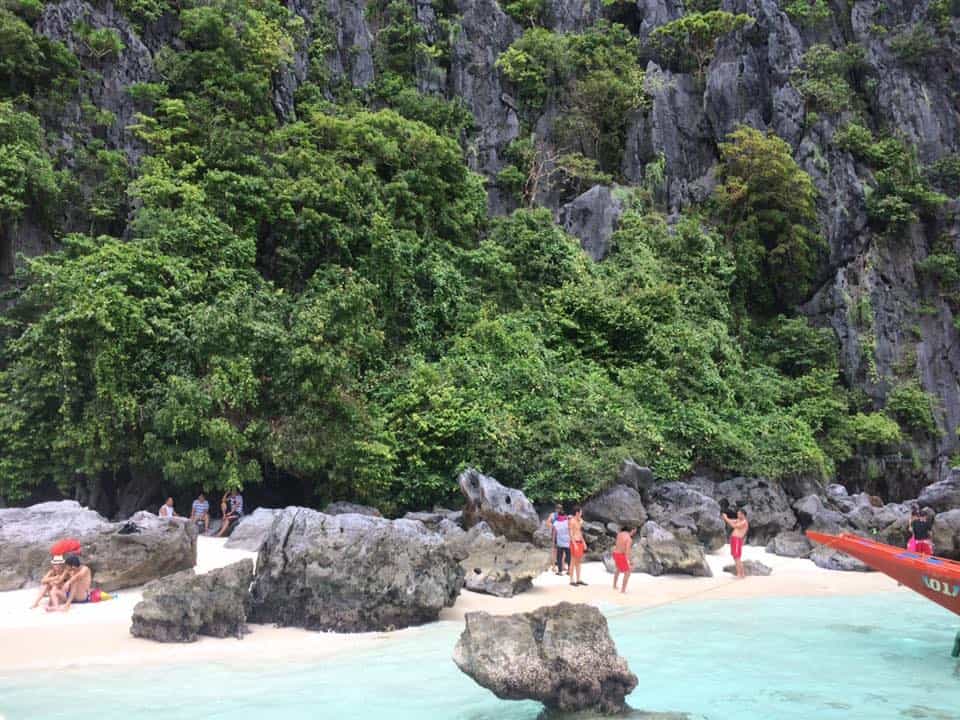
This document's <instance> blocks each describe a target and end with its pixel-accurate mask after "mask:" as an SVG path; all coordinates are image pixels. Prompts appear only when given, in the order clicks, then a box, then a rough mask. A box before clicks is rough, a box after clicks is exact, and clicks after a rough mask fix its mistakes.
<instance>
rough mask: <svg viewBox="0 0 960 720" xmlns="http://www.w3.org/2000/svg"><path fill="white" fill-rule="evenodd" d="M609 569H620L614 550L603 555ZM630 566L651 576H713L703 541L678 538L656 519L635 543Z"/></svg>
mask: <svg viewBox="0 0 960 720" xmlns="http://www.w3.org/2000/svg"><path fill="white" fill-rule="evenodd" d="M603 563H604V566H605V567H606V569H607V572H609V573H613V572H615V571H616V565H615V564H614V562H613V555H612V553H607V554H605V555H604V557H603ZM630 565H631V567H632V568H633V572H635V573H647V574H648V575H693V576H694V577H713V571H712V570H711V569H710V564H709V563H708V562H707V558H706V556H705V555H704V554H703V547H702V546H701V545H700V543H698V542H696V541H694V540H691V539H683V538H678V537H677V536H676V535H674V534H673V533H672V532H670V531H668V530H665V529H663V528H662V527H660V526H659V525H657V524H656V523H655V522H653V521H648V522H647V523H646V524H645V525H644V526H643V529H642V530H641V531H640V535H639V539H638V540H635V541H634V543H633V548H632V550H631V552H630Z"/></svg>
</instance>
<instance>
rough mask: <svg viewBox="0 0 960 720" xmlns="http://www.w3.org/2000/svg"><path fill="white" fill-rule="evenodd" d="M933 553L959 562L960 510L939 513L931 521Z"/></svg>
mask: <svg viewBox="0 0 960 720" xmlns="http://www.w3.org/2000/svg"><path fill="white" fill-rule="evenodd" d="M933 551H934V552H935V553H936V554H937V555H940V556H942V557H947V558H952V559H954V560H960V508H958V509H956V510H948V511H947V512H943V513H940V514H939V515H937V517H936V518H935V519H934V521H933Z"/></svg>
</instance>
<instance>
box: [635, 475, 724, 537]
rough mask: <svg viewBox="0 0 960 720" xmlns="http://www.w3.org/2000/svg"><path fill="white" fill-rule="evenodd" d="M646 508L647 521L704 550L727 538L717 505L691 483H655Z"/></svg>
mask: <svg viewBox="0 0 960 720" xmlns="http://www.w3.org/2000/svg"><path fill="white" fill-rule="evenodd" d="M646 508H647V515H648V516H649V519H650V520H654V521H656V523H657V524H658V525H660V526H661V527H663V528H665V529H666V530H669V531H670V532H672V533H673V534H674V535H677V536H678V537H688V538H692V539H695V540H697V541H699V542H700V543H702V544H703V545H704V546H705V547H706V548H707V550H718V549H720V548H721V547H723V545H724V543H725V542H726V541H727V534H726V526H725V525H724V522H723V520H722V519H721V517H720V505H719V504H718V503H717V501H716V500H714V499H713V498H712V497H709V496H707V495H705V494H704V493H703V492H702V491H700V490H699V489H697V488H696V487H694V486H693V485H690V484H688V483H683V482H671V483H664V484H663V485H657V486H656V487H654V488H652V489H651V490H650V492H649V494H648V497H647V504H646Z"/></svg>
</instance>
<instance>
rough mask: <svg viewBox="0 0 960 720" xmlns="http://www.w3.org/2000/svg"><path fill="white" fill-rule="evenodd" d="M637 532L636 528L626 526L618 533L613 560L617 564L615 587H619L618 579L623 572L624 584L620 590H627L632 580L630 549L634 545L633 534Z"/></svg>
mask: <svg viewBox="0 0 960 720" xmlns="http://www.w3.org/2000/svg"><path fill="white" fill-rule="evenodd" d="M636 534H637V529H636V528H624V529H623V530H621V531H620V532H619V533H617V544H616V546H615V547H614V548H613V562H614V564H615V565H616V566H617V570H616V572H615V573H614V574H613V589H614V590H616V589H617V580H619V579H620V575H621V573H622V574H623V586H622V587H621V589H620V592H622V593H625V592H626V591H627V582H628V581H629V580H630V570H631V568H630V549H631V548H632V547H633V536H634V535H636Z"/></svg>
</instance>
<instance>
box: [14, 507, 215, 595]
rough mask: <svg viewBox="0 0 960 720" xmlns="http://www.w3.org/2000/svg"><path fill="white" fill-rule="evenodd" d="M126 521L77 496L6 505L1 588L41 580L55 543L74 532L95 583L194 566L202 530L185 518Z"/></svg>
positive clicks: (140, 579)
mask: <svg viewBox="0 0 960 720" xmlns="http://www.w3.org/2000/svg"><path fill="white" fill-rule="evenodd" d="M129 522H130V523H131V525H130V526H128V527H131V528H134V529H135V532H130V533H126V532H121V530H123V529H124V526H125V525H127V524H126V523H111V522H108V521H107V520H106V519H105V518H103V517H102V516H100V515H98V514H97V513H95V512H93V511H92V510H87V509H86V508H82V507H80V505H79V504H78V503H76V502H74V501H72V500H63V501H60V502H48V503H40V504H39V505H32V506H31V507H27V508H10V509H7V510H0V591H2V590H16V589H18V588H22V587H26V586H28V585H32V584H35V583H36V582H38V581H39V579H40V578H41V577H42V576H43V574H44V573H45V572H46V571H47V570H48V569H49V564H50V554H49V551H50V546H51V545H52V544H53V543H54V542H56V541H57V540H60V539H63V538H66V537H74V538H76V539H78V540H79V541H80V544H81V546H82V548H83V550H82V556H83V561H84V563H86V564H87V565H88V566H89V567H90V569H91V570H92V571H93V579H94V583H95V585H96V586H97V587H100V588H103V589H104V590H117V589H120V588H126V587H134V586H136V585H143V584H145V583H148V582H150V581H151V580H155V579H156V578H160V577H164V576H165V575H171V574H173V573H175V572H179V571H181V570H186V569H188V568H192V567H193V566H194V565H195V564H196V562H197V531H196V529H194V528H193V527H192V526H191V524H190V523H188V522H187V521H186V520H182V519H174V520H172V521H171V520H161V519H160V518H158V517H157V516H156V515H153V514H151V513H148V512H140V513H137V514H135V515H134V516H133V517H131V518H130V521H129Z"/></svg>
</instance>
